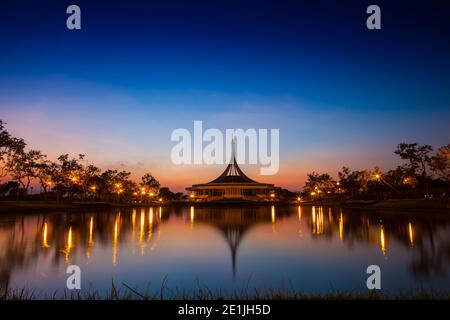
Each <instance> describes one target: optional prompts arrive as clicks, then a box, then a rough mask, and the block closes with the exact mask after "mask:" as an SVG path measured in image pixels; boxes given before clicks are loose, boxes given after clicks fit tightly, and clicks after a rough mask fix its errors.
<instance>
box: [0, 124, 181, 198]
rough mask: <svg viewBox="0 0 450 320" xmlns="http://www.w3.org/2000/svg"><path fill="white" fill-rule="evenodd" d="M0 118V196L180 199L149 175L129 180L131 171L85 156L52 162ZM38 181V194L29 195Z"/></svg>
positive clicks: (65, 157)
mask: <svg viewBox="0 0 450 320" xmlns="http://www.w3.org/2000/svg"><path fill="white" fill-rule="evenodd" d="M5 124H6V123H5V122H3V121H2V120H0V179H2V180H3V179H4V178H7V179H8V181H6V182H3V181H0V182H3V183H0V197H5V198H12V199H23V198H25V197H28V198H30V197H40V198H44V199H46V200H63V199H66V200H96V201H97V200H101V201H132V200H137V201H164V200H169V199H175V198H180V197H181V196H182V194H181V193H178V194H175V193H173V192H171V191H170V190H169V189H168V188H161V187H160V183H159V181H158V180H157V179H156V178H155V177H154V176H153V175H152V174H151V173H146V174H144V175H143V176H142V177H141V181H140V183H136V182H134V181H132V180H131V178H130V176H131V173H130V172H128V171H118V170H112V169H107V170H103V171H102V170H101V169H100V168H98V167H96V166H95V165H93V164H88V163H86V162H87V161H86V160H85V155H83V154H79V155H78V156H77V157H70V156H69V155H68V154H63V155H60V156H59V157H58V158H57V159H56V160H55V161H52V160H50V159H48V157H47V155H45V154H44V153H42V152H41V151H39V150H34V149H30V150H27V148H26V147H27V144H26V143H25V141H24V140H23V139H21V138H16V137H13V136H12V135H11V134H10V133H9V132H8V131H7V130H6V127H5ZM36 182H37V183H38V185H39V188H40V192H39V194H38V195H36V194H34V195H33V194H30V191H31V189H32V188H33V183H36Z"/></svg>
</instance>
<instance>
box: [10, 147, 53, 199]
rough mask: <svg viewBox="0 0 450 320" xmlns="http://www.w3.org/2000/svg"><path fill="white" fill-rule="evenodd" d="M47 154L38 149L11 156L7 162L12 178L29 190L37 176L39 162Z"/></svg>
mask: <svg viewBox="0 0 450 320" xmlns="http://www.w3.org/2000/svg"><path fill="white" fill-rule="evenodd" d="M44 157H45V156H44V155H43V154H42V153H41V152H40V151H38V150H30V151H28V152H19V153H15V154H14V155H13V156H11V157H10V158H9V160H8V163H7V170H8V172H9V174H10V175H11V178H12V179H14V180H15V181H17V182H18V183H19V184H20V186H21V187H22V188H23V189H24V190H25V192H26V193H27V192H28V188H29V186H30V183H31V180H32V179H33V178H35V177H37V164H38V163H39V162H40V161H41V160H42V159H43V158H44Z"/></svg>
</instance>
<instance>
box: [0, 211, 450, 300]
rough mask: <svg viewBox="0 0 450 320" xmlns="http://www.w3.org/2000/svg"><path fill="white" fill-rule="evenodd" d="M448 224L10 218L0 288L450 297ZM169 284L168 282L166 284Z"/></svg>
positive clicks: (225, 216) (427, 217)
mask: <svg viewBox="0 0 450 320" xmlns="http://www.w3.org/2000/svg"><path fill="white" fill-rule="evenodd" d="M449 231H450V217H449V216H448V215H446V214H435V215H433V214H431V213H427V212H418V213H414V214H412V213H405V212H383V211H370V210H351V209H345V208H344V209H342V208H328V207H296V206H292V207H272V206H266V207H257V208H256V207H233V208H218V207H214V208H212V207H203V208H202V207H195V208H194V207H180V208H158V207H155V208H122V209H113V210H109V211H89V210H86V211H85V212H82V213H80V212H52V213H50V212H48V213H24V214H17V213H14V214H2V215H0V287H3V288H4V287H8V288H28V289H33V290H34V291H35V292H36V293H39V294H44V295H45V294H53V293H55V292H62V291H64V289H65V287H66V279H67V276H68V275H67V274H66V267H67V265H69V264H76V265H79V266H80V268H81V272H82V277H81V278H82V288H84V289H89V290H95V291H97V292H99V293H100V294H104V293H106V292H107V291H109V290H110V289H111V282H112V280H114V283H115V284H116V286H117V287H121V286H122V283H125V284H127V285H128V286H130V287H133V288H137V289H139V290H142V291H144V290H145V289H148V290H149V291H150V292H153V291H155V292H156V291H158V290H159V288H160V286H161V284H162V283H163V282H164V281H165V282H166V287H168V288H171V289H172V290H174V289H178V290H186V291H189V290H192V289H193V288H196V287H199V286H202V287H204V288H208V289H209V290H211V291H215V290H221V291H222V292H226V293H227V292H232V291H233V290H236V289H238V290H240V289H244V288H247V289H248V290H247V291H252V290H253V289H254V288H257V289H260V290H262V291H264V290H265V289H268V288H285V289H292V290H296V291H302V292H304V293H329V292H335V291H343V292H365V291H367V288H366V279H367V276H368V275H367V274H366V268H367V266H369V265H372V264H376V265H379V266H380V268H381V273H382V274H381V276H382V278H381V285H382V289H383V290H384V291H385V292H388V293H396V292H400V291H414V290H419V289H426V290H434V291H441V292H447V293H449V292H450V276H449V272H450V232H449ZM164 279H165V280H164Z"/></svg>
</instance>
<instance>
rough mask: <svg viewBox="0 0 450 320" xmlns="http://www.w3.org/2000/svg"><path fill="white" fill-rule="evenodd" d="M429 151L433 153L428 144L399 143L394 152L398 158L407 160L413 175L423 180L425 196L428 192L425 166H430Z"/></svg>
mask: <svg viewBox="0 0 450 320" xmlns="http://www.w3.org/2000/svg"><path fill="white" fill-rule="evenodd" d="M431 151H433V147H432V146H430V145H428V144H425V145H423V146H421V145H419V144H417V143H400V144H399V145H398V146H397V150H395V152H394V153H395V154H398V155H399V156H400V158H402V159H404V160H409V165H410V166H411V169H412V170H414V173H415V175H416V176H417V177H421V179H422V180H423V183H424V185H425V192H426V193H427V194H428V192H429V188H428V178H429V176H428V172H427V166H428V165H429V164H430V156H429V153H430V152H431Z"/></svg>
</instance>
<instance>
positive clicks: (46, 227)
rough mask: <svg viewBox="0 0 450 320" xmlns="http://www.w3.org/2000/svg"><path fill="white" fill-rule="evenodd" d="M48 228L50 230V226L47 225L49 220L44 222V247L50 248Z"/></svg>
mask: <svg viewBox="0 0 450 320" xmlns="http://www.w3.org/2000/svg"><path fill="white" fill-rule="evenodd" d="M47 230H48V226H47V222H45V223H44V233H43V235H42V247H43V248H49V247H50V246H49V245H48V242H47Z"/></svg>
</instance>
